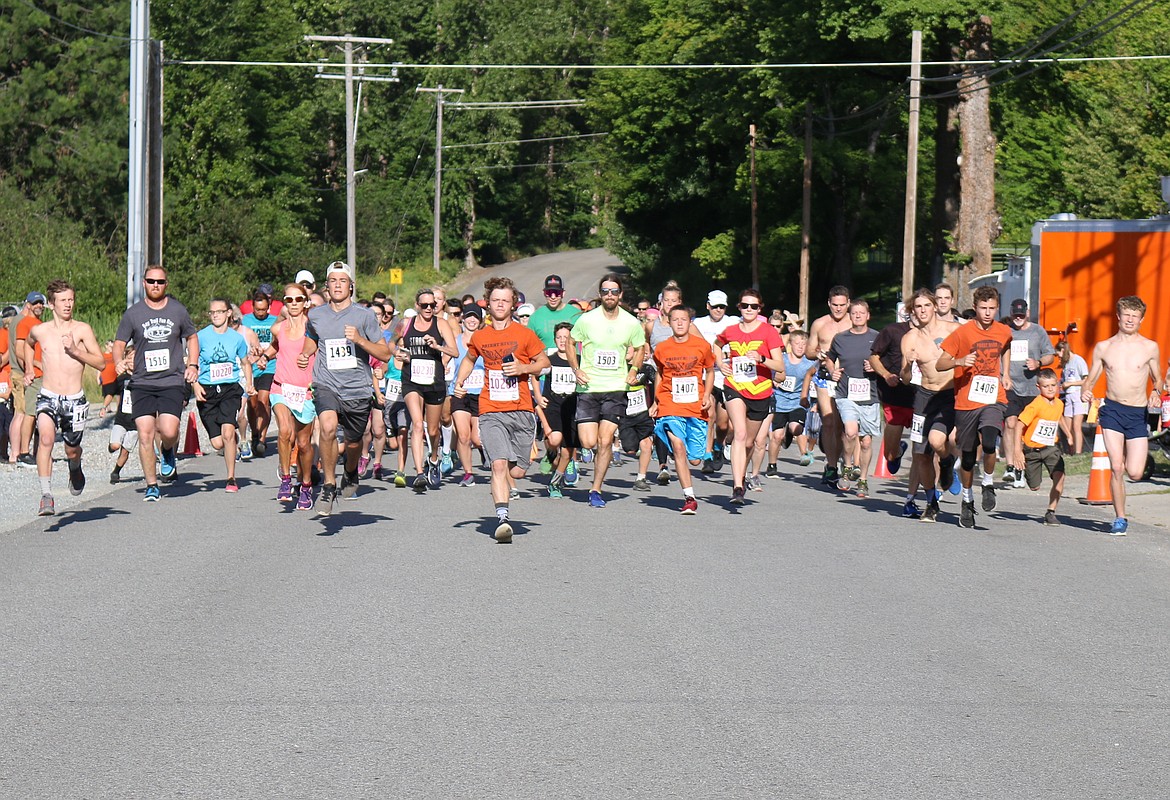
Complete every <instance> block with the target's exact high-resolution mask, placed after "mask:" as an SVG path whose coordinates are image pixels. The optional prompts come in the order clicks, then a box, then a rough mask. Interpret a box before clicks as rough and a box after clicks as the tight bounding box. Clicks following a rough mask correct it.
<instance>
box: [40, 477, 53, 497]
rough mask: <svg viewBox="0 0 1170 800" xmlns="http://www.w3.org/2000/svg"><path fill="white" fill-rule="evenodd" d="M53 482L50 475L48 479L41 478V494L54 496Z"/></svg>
mask: <svg viewBox="0 0 1170 800" xmlns="http://www.w3.org/2000/svg"><path fill="white" fill-rule="evenodd" d="M52 482H53V476H52V475H50V476H49V477H47V478H41V494H52V493H53V490H52V487H51V484H52Z"/></svg>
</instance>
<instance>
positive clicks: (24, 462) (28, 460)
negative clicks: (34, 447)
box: [16, 453, 37, 467]
mask: <svg viewBox="0 0 1170 800" xmlns="http://www.w3.org/2000/svg"><path fill="white" fill-rule="evenodd" d="M16 463H17V465H18V466H21V467H35V466H36V465H37V460H36V459H35V458H33V457H32V454H31V453H21V454H20V455H18V456H17V457H16Z"/></svg>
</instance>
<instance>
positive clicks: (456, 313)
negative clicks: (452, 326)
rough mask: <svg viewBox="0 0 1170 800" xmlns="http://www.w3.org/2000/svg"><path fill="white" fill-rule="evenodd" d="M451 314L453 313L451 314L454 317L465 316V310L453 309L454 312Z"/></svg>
mask: <svg viewBox="0 0 1170 800" xmlns="http://www.w3.org/2000/svg"><path fill="white" fill-rule="evenodd" d="M450 314H451V316H453V317H462V316H463V312H462V311H452V312H450Z"/></svg>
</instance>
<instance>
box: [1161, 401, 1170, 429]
mask: <svg viewBox="0 0 1170 800" xmlns="http://www.w3.org/2000/svg"><path fill="white" fill-rule="evenodd" d="M1167 425H1170V399H1166V400H1163V401H1162V427H1163V428H1165V427H1166V426H1167Z"/></svg>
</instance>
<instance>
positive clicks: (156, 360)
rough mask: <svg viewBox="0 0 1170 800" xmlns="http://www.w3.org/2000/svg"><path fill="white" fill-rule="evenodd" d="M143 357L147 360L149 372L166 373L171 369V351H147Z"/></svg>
mask: <svg viewBox="0 0 1170 800" xmlns="http://www.w3.org/2000/svg"><path fill="white" fill-rule="evenodd" d="M143 356H144V357H145V358H146V371H147V372H166V371H167V370H168V369H170V368H171V351H170V350H147V351H146V352H145V353H143Z"/></svg>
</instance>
